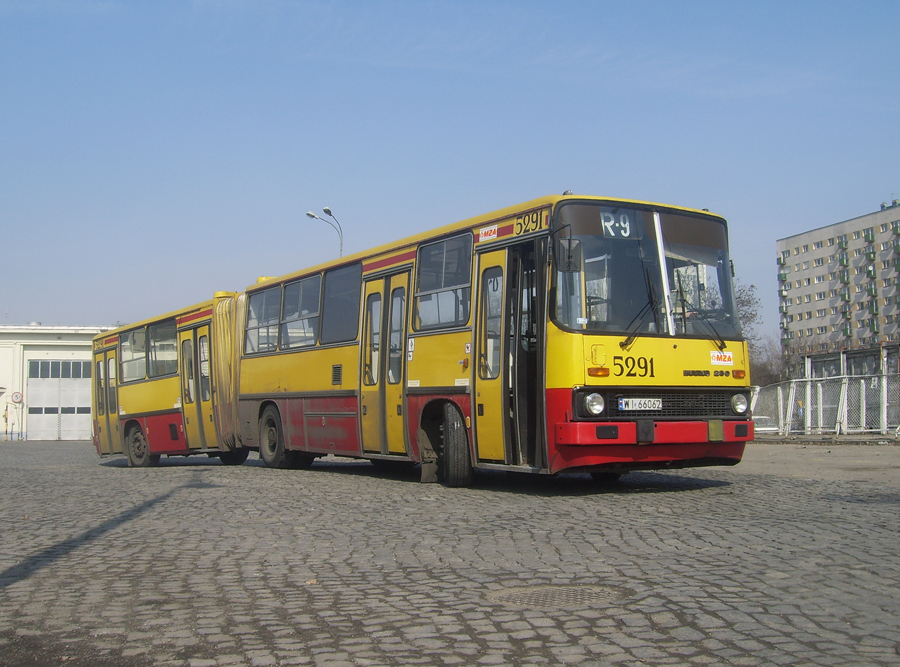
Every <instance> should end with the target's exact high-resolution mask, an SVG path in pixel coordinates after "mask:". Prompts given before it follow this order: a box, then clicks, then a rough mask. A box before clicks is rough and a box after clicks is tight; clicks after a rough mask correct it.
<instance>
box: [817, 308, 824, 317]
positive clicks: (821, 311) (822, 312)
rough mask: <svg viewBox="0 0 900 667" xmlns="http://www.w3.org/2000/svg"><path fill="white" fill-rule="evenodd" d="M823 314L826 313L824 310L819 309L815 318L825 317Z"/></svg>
mask: <svg viewBox="0 0 900 667" xmlns="http://www.w3.org/2000/svg"><path fill="white" fill-rule="evenodd" d="M825 312H826V311H825V309H824V308H820V309H819V310H817V311H816V317H825Z"/></svg>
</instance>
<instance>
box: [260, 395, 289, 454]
mask: <svg viewBox="0 0 900 667" xmlns="http://www.w3.org/2000/svg"><path fill="white" fill-rule="evenodd" d="M259 458H261V459H262V460H263V463H265V464H266V466H267V467H269V468H288V467H290V459H291V458H292V457H291V456H290V452H286V451H285V449H284V435H283V434H282V432H281V416H280V415H279V414H278V410H276V409H275V408H274V407H272V406H271V405H270V406H268V407H267V408H266V409H265V410H263V413H262V417H260V418H259Z"/></svg>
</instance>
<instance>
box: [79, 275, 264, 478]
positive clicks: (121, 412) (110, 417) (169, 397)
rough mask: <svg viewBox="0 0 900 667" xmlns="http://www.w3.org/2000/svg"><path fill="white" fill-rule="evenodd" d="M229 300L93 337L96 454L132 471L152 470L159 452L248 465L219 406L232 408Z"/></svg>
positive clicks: (223, 295) (220, 296) (224, 295)
mask: <svg viewBox="0 0 900 667" xmlns="http://www.w3.org/2000/svg"><path fill="white" fill-rule="evenodd" d="M234 301H235V295H234V294H232V293H228V292H218V293H216V295H215V298H214V299H213V300H212V301H207V302H204V303H200V304H197V305H196V306H191V307H190V308H185V309H183V310H179V311H176V312H174V313H169V314H167V315H163V316H161V317H156V318H153V319H150V320H144V321H143V322H138V323H136V324H132V325H129V326H127V327H121V328H119V329H115V330H112V331H106V332H103V333H101V334H100V335H98V336H96V337H95V338H94V345H93V349H94V353H93V355H94V374H95V377H94V391H93V412H94V445H95V447H96V448H97V453H99V454H100V455H101V456H104V455H108V454H125V456H126V457H127V458H128V463H129V465H132V466H148V465H154V464H155V463H157V462H158V461H159V458H160V456H161V455H163V454H165V455H167V456H188V455H192V454H202V453H205V454H207V455H209V456H216V457H218V458H219V459H221V460H222V462H223V463H225V464H229V465H239V464H241V463H243V462H244V461H246V460H247V455H248V453H249V452H248V450H247V449H244V448H241V447H236V446H235V441H234V438H233V437H230V436H231V434H232V432H233V428H232V426H231V424H232V423H233V422H232V421H230V420H229V413H228V412H227V411H226V410H224V409H223V408H222V407H220V406H223V405H224V406H228V405H230V404H231V403H233V399H232V398H231V397H232V396H233V394H234V391H233V387H234V385H233V384H231V383H229V382H228V380H229V379H230V378H231V377H232V372H231V369H232V349H233V348H234V346H233V345H232V344H231V343H230V341H229V336H230V335H232V334H233V330H234V326H233V312H234V310H233V309H234ZM214 336H218V339H214ZM214 352H215V353H217V354H216V355H215V356H214V354H213V353H214ZM214 377H215V378H216V381H215V384H214V383H213V378H214Z"/></svg>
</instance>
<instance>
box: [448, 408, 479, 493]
mask: <svg viewBox="0 0 900 667" xmlns="http://www.w3.org/2000/svg"><path fill="white" fill-rule="evenodd" d="M441 454H442V456H441V458H442V459H443V460H442V461H441V463H442V464H443V465H442V466H441V468H442V471H443V476H444V484H446V485H447V486H450V487H466V486H470V485H471V484H472V475H473V472H472V457H471V455H470V454H469V438H468V436H467V434H466V426H465V423H464V422H463V418H462V415H461V414H459V410H457V409H456V406H455V405H453V404H452V403H447V404H446V405H445V406H444V447H443V452H441Z"/></svg>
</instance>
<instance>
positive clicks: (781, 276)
mask: <svg viewBox="0 0 900 667" xmlns="http://www.w3.org/2000/svg"><path fill="white" fill-rule="evenodd" d="M787 277H788V274H787V273H785V272H784V271H782V272H781V273H779V274H778V280H779V281H781V282H784V281H785V280H787Z"/></svg>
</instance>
